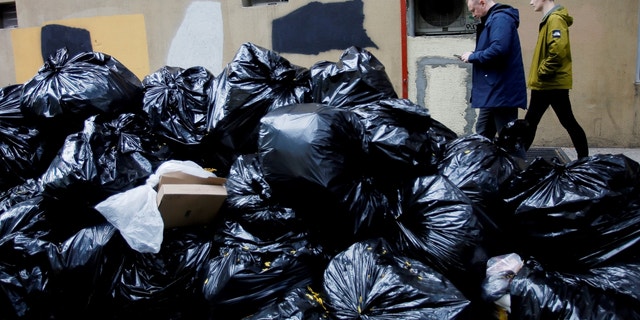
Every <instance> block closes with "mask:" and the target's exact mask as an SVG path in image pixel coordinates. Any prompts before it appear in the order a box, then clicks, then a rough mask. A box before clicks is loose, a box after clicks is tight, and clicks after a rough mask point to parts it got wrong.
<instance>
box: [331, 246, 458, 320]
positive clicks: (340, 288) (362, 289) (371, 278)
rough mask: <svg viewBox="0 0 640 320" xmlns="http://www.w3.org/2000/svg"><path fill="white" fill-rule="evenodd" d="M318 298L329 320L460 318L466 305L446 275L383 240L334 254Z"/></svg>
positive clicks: (351, 247)
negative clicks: (320, 298) (323, 303)
mask: <svg viewBox="0 0 640 320" xmlns="http://www.w3.org/2000/svg"><path fill="white" fill-rule="evenodd" d="M322 293H323V296H324V297H325V306H326V308H327V310H328V312H329V317H330V319H389V320H390V319H434V320H435V319H459V316H460V315H461V314H462V313H463V311H464V310H465V308H467V307H468V306H469V304H470V301H469V300H468V299H467V298H466V297H465V296H464V295H463V294H462V293H461V292H460V291H459V290H458V289H456V287H455V286H454V285H453V284H452V283H451V282H450V281H449V280H448V279H447V277H446V276H443V275H442V274H440V273H438V272H437V271H436V270H434V269H432V268H431V267H429V266H428V265H426V264H424V263H422V262H420V261H418V260H415V259H412V258H408V257H406V256H404V255H402V254H400V253H398V252H396V251H394V249H393V246H391V245H390V244H388V243H387V242H386V241H385V240H383V239H381V238H376V239H371V240H368V241H362V242H358V243H354V244H353V245H351V246H350V247H349V248H348V249H347V250H345V251H343V252H341V253H339V254H337V255H336V256H335V257H334V258H333V259H332V260H331V261H330V263H329V265H328V267H327V268H326V270H325V272H324V283H323V291H322Z"/></svg>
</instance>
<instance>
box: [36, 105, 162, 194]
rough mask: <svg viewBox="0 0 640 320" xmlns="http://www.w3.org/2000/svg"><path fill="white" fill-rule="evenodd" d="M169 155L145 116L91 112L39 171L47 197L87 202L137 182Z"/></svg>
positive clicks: (143, 179) (143, 178)
mask: <svg viewBox="0 0 640 320" xmlns="http://www.w3.org/2000/svg"><path fill="white" fill-rule="evenodd" d="M170 156H171V153H170V151H169V150H168V149H167V147H166V145H164V144H162V143H161V142H160V141H159V140H158V138H157V136H156V135H154V134H153V132H152V129H151V126H150V125H149V122H148V119H147V118H146V117H144V116H142V115H140V114H134V113H122V114H119V115H117V116H115V118H112V117H111V116H110V115H96V116H92V117H90V118H89V119H87V121H86V122H85V127H84V130H83V131H81V132H78V133H75V134H72V135H69V136H68V137H67V139H66V140H65V144H64V146H63V147H62V148H61V149H60V151H59V152H58V155H57V156H56V158H55V159H54V160H53V161H52V162H51V164H50V165H49V168H48V169H47V170H46V171H45V173H44V174H43V175H42V183H43V185H44V189H45V190H44V192H45V194H46V195H47V196H49V197H52V198H55V199H59V200H70V201H81V202H84V203H86V204H87V205H90V206H92V205H95V204H97V203H98V202H100V201H102V200H104V199H106V198H107V197H109V196H111V195H114V194H116V193H120V192H124V191H126V190H129V189H131V188H133V187H136V186H138V185H140V184H143V183H144V182H145V181H146V179H147V178H148V177H149V176H150V175H151V174H153V173H154V172H155V170H156V169H157V167H158V166H159V165H160V164H161V163H162V162H164V161H166V160H168V159H169V157H170Z"/></svg>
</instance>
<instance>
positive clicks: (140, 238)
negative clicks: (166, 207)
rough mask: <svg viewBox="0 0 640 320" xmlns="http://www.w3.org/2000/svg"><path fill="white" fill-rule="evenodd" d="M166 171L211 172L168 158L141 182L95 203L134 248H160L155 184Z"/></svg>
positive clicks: (149, 250)
mask: <svg viewBox="0 0 640 320" xmlns="http://www.w3.org/2000/svg"><path fill="white" fill-rule="evenodd" d="M169 172H184V173H187V174H190V175H194V176H197V177H202V178H206V177H212V176H215V175H214V174H213V173H211V172H209V171H207V170H205V169H204V168H202V167H201V166H199V165H198V164H196V163H195V162H192V161H179V160H169V161H167V162H164V163H163V164H161V165H160V166H159V167H158V169H157V170H156V172H155V173H154V174H152V175H151V176H149V178H147V181H146V183H145V184H144V185H141V186H138V187H136V188H133V189H130V190H127V191H125V192H121V193H118V194H115V195H113V196H111V197H109V198H107V199H105V200H104V201H102V202H100V203H98V204H97V205H96V206H95V209H96V210H98V212H100V213H101V214H102V215H103V216H104V217H105V218H106V219H107V221H109V222H110V223H111V224H113V226H114V227H116V228H117V229H118V230H119V231H120V234H121V235H122V237H123V238H124V239H125V241H126V242H127V244H129V246H130V247H131V248H132V249H134V250H136V251H138V252H141V253H158V252H160V246H161V245H162V239H163V233H164V222H163V221H162V216H161V215H160V211H158V204H157V202H156V196H157V191H156V186H157V185H158V182H159V181H160V176H162V175H163V174H165V173H169Z"/></svg>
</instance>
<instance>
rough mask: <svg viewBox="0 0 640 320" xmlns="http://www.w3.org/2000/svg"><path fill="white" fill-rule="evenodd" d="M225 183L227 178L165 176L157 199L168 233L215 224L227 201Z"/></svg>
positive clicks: (161, 180) (185, 175)
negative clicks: (171, 229)
mask: <svg viewBox="0 0 640 320" xmlns="http://www.w3.org/2000/svg"><path fill="white" fill-rule="evenodd" d="M225 182H226V179H225V178H219V177H207V178H202V177H197V176H192V175H189V174H186V173H183V172H171V173H167V174H163V175H162V176H161V177H160V180H159V183H158V195H157V198H156V199H157V202H158V210H159V211H160V214H161V215H162V220H163V221H164V227H165V229H166V228H173V227H181V226H191V225H203V224H208V223H210V222H212V221H213V220H214V218H215V217H216V215H217V213H218V211H219V210H220V207H221V206H222V203H223V202H224V201H225V199H226V198H227V190H226V189H225V187H224V183H225Z"/></svg>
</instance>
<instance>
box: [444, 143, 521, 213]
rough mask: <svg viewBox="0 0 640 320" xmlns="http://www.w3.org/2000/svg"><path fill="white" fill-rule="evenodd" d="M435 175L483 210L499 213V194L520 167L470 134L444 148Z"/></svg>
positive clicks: (491, 145)
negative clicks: (454, 186)
mask: <svg viewBox="0 0 640 320" xmlns="http://www.w3.org/2000/svg"><path fill="white" fill-rule="evenodd" d="M438 171H439V172H440V174H442V175H444V176H446V177H447V178H449V180H450V181H451V182H453V183H454V184H455V185H456V186H458V188H460V189H461V190H462V191H463V192H464V193H465V194H466V195H467V196H469V198H471V200H473V202H474V203H475V204H477V205H478V206H480V207H482V208H484V209H493V210H495V209H500V205H501V204H500V200H501V194H502V192H503V190H504V189H505V188H506V186H507V184H508V183H509V182H511V180H512V178H513V177H514V176H515V175H516V174H517V173H518V172H520V167H519V166H518V163H517V162H516V161H515V160H514V159H513V158H512V157H511V156H509V155H508V154H507V153H506V152H505V151H504V150H502V149H500V148H499V147H498V146H496V145H495V144H494V143H493V142H491V140H489V139H487V138H485V137H483V136H481V135H477V134H473V135H469V136H465V137H460V138H458V139H455V140H453V141H450V142H449V143H448V144H447V147H446V150H445V152H444V155H443V157H442V159H440V161H439V162H438ZM496 205H498V207H497V208H496V207H495V206H496ZM493 210H492V211H493Z"/></svg>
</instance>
